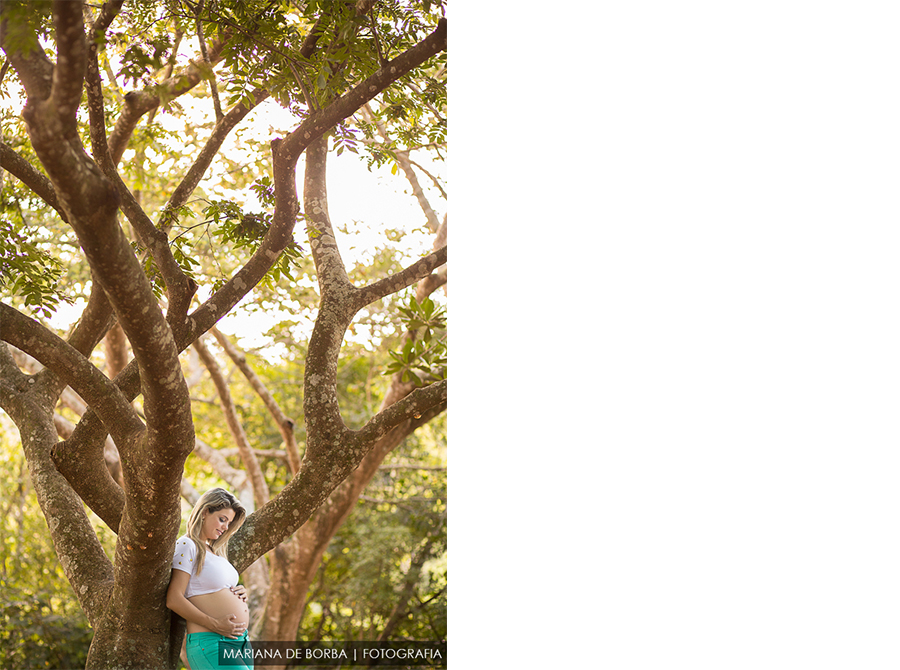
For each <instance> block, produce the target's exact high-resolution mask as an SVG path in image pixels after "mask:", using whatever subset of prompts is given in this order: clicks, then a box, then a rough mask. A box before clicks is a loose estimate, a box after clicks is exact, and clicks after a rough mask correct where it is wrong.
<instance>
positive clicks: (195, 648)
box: [185, 631, 253, 670]
mask: <svg viewBox="0 0 900 670" xmlns="http://www.w3.org/2000/svg"><path fill="white" fill-rule="evenodd" d="M219 642H222V643H224V645H225V649H226V654H227V658H245V659H246V660H245V661H243V663H238V662H236V661H230V662H228V663H227V664H226V663H222V664H221V665H219ZM249 650H250V640H248V639H247V632H246V631H244V634H243V635H241V636H240V637H239V638H236V639H234V640H232V639H231V638H229V637H225V636H224V635H219V634H218V633H189V634H188V636H187V643H186V644H185V651H186V652H187V658H188V663H190V664H191V670H219V668H231V669H232V670H250V668H252V667H253V657H252V656H250V653H249Z"/></svg>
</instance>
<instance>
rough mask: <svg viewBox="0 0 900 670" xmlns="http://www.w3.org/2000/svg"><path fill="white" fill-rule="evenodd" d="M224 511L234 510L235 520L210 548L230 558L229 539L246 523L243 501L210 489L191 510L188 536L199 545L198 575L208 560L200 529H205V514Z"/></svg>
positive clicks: (215, 552) (226, 492) (221, 490)
mask: <svg viewBox="0 0 900 670" xmlns="http://www.w3.org/2000/svg"><path fill="white" fill-rule="evenodd" d="M223 509H233V510H234V519H232V520H231V523H230V524H228V530H226V531H225V532H224V533H223V534H222V535H220V536H219V537H218V538H216V539H215V540H213V542H212V543H211V544H210V547H211V548H212V551H213V553H214V554H215V555H216V556H221V557H222V558H228V538H230V537H231V536H232V535H234V533H235V531H236V530H237V529H238V528H240V527H241V524H243V523H244V519H245V518H246V517H247V510H245V509H244V507H243V505H241V501H240V500H238V499H237V498H235V497H234V496H233V495H231V494H230V493H229V492H228V491H226V490H225V489H210V490H209V491H207V492H206V493H204V494H203V495H202V496H200V500H198V501H197V504H196V505H194V509H192V510H191V515H190V516H189V517H188V522H187V533H186V534H187V536H188V537H189V538H191V539H192V540H193V541H194V544H195V545H197V574H198V575H199V574H200V571H201V570H203V561H204V559H205V558H206V546H205V545H204V544H203V542H202V540H201V539H200V529H201V528H202V527H203V517H204V512H205V513H207V514H211V513H213V512H218V511H220V510H223Z"/></svg>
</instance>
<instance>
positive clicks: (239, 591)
mask: <svg viewBox="0 0 900 670" xmlns="http://www.w3.org/2000/svg"><path fill="white" fill-rule="evenodd" d="M231 592H232V593H233V594H234V595H236V596H237V597H238V598H240V599H241V600H243V601H244V602H247V589H245V588H244V585H243V584H238V585H237V586H232V587H231Z"/></svg>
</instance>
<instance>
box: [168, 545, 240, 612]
mask: <svg viewBox="0 0 900 670" xmlns="http://www.w3.org/2000/svg"><path fill="white" fill-rule="evenodd" d="M196 566H197V545H196V544H194V541H193V540H192V539H191V538H189V537H188V536H187V535H183V536H182V537H179V538H178V539H177V540H176V541H175V556H174V557H173V558H172V568H173V569H175V570H181V571H182V572H186V573H188V574H189V575H190V576H191V579H190V581H189V582H188V587H187V590H186V591H185V592H184V595H185V597H186V598H193V597H194V596H201V595H203V594H204V593H214V592H216V591H221V590H222V589H227V588H230V587H232V586H236V585H237V583H238V578H239V575H238V571H237V570H235V569H234V566H233V565H232V564H231V563H229V562H228V559H227V558H223V557H221V556H216V555H215V554H214V553H212V552H211V551H207V552H206V558H205V559H204V561H203V570H202V571H201V572H200V574H199V575H197V574H196V573H195V571H194V568H195V567H196Z"/></svg>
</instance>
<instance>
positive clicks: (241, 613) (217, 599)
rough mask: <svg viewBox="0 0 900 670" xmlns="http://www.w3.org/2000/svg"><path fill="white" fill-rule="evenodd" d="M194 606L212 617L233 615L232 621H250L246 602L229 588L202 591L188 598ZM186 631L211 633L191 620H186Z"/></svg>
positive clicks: (246, 622)
mask: <svg viewBox="0 0 900 670" xmlns="http://www.w3.org/2000/svg"><path fill="white" fill-rule="evenodd" d="M188 600H190V601H191V603H193V604H194V606H195V607H196V608H197V609H198V610H200V611H201V612H203V613H204V614H208V615H209V616H211V617H212V618H213V619H222V618H227V617H229V616H231V615H232V614H233V615H234V621H235V622H238V621H240V622H241V623H244V624H248V623H249V622H250V610H249V609H248V608H247V603H245V602H244V601H243V600H241V599H240V598H238V597H237V596H236V595H234V594H233V593H232V592H231V589H228V588H225V589H222V590H221V591H216V592H215V593H204V594H203V595H200V596H193V597H191V598H188ZM187 632H188V633H207V632H208V633H212V632H215V631H211V630H209V629H208V628H204V627H203V626H200V625H198V624H195V623H193V622H191V621H188V622H187Z"/></svg>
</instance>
